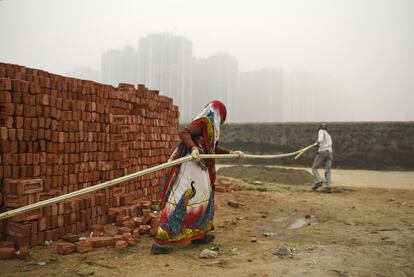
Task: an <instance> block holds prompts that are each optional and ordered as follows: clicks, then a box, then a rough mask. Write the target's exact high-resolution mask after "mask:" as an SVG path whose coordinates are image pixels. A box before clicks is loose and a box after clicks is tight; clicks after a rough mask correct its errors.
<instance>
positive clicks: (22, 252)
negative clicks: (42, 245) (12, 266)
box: [17, 246, 30, 260]
mask: <svg viewBox="0 0 414 277" xmlns="http://www.w3.org/2000/svg"><path fill="white" fill-rule="evenodd" d="M17 253H18V255H17V258H19V259H20V260H25V259H27V258H29V255H30V247H29V246H22V247H20V249H19V251H18V252H17Z"/></svg>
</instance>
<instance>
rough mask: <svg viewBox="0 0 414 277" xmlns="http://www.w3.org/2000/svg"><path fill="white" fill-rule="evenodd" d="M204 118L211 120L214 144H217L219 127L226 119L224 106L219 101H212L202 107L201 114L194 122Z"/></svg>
mask: <svg viewBox="0 0 414 277" xmlns="http://www.w3.org/2000/svg"><path fill="white" fill-rule="evenodd" d="M206 116H207V117H210V118H212V119H213V124H214V142H215V143H217V141H218V140H219V138H220V125H221V124H223V123H224V121H226V117H227V109H226V106H225V105H224V104H223V103H222V102H221V101H219V100H213V101H211V102H210V103H208V104H207V106H205V107H204V109H203V110H202V112H201V113H200V114H199V115H198V116H196V118H195V119H194V120H196V119H199V118H201V117H206Z"/></svg>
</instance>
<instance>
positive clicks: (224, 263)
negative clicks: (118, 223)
mask: <svg viewBox="0 0 414 277" xmlns="http://www.w3.org/2000/svg"><path fill="white" fill-rule="evenodd" d="M334 180H335V182H334V192H333V193H331V194H327V193H323V192H322V191H321V192H314V191H311V189H310V187H309V186H302V185H296V186H287V185H281V184H266V185H253V184H248V183H245V182H244V181H241V180H238V179H232V178H223V177H222V178H220V179H219V182H220V183H225V185H227V186H237V187H240V188H241V189H242V190H240V191H233V192H231V193H217V201H216V203H217V205H216V206H217V211H216V230H217V231H216V241H215V243H216V244H218V245H219V248H220V251H219V253H220V254H219V256H218V258H216V259H209V260H204V259H200V258H199V257H198V256H199V253H200V252H201V251H202V250H203V249H204V248H210V247H212V246H213V244H210V245H208V246H196V245H185V246H181V247H178V248H176V249H175V250H174V252H173V254H171V255H167V256H151V255H149V250H150V246H151V238H145V237H143V238H141V242H140V243H139V244H138V246H135V247H131V248H129V249H128V250H127V251H126V252H123V253H119V252H117V251H116V250H114V249H100V250H95V251H93V252H90V253H86V254H83V255H79V254H73V255H69V256H59V255H57V254H55V251H54V249H55V246H56V245H55V244H56V243H54V245H51V246H49V247H38V248H35V249H34V250H33V251H32V258H31V259H30V260H28V261H18V260H13V261H5V262H4V261H3V262H0V269H1V270H0V276H88V275H92V274H93V276H414V189H413V188H414V184H413V180H414V173H412V172H370V171H354V170H346V171H344V170H335V171H334ZM263 187H264V188H265V189H264V188H263ZM257 189H260V190H261V191H259V190H257ZM263 190H265V191H263ZM229 199H234V200H237V201H239V202H240V203H242V204H243V205H242V206H241V207H240V208H232V207H230V206H228V205H227V201H228V200H229ZM107 227H108V228H110V227H111V226H107ZM264 233H269V234H268V235H270V236H269V237H266V236H264V235H263V234H264ZM253 237H255V238H256V239H257V241H256V242H252V238H253ZM280 245H286V246H288V247H290V248H294V251H293V249H292V252H294V255H291V256H281V257H280V256H276V255H273V254H272V250H275V249H277V248H278V247H279V246H280ZM39 261H45V262H46V265H43V266H41V265H38V262H39Z"/></svg>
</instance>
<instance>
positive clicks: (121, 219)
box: [115, 216, 131, 226]
mask: <svg viewBox="0 0 414 277" xmlns="http://www.w3.org/2000/svg"><path fill="white" fill-rule="evenodd" d="M130 219H131V217H130V216H117V217H116V219H115V223H116V225H117V226H122V223H124V222H125V221H128V220H130Z"/></svg>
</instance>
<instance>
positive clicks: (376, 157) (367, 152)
mask: <svg viewBox="0 0 414 277" xmlns="http://www.w3.org/2000/svg"><path fill="white" fill-rule="evenodd" d="M318 125H319V123H257V124H254V123H248V124H247V123H246V124H225V125H223V129H222V133H221V140H220V141H221V145H223V146H225V147H229V148H231V149H241V150H244V151H246V152H250V153H258V154H271V153H281V152H290V151H293V150H296V149H298V148H301V147H303V146H306V145H309V144H312V143H313V142H315V141H316V136H317V128H318ZM328 125H329V133H330V134H331V136H332V139H333V145H334V146H333V147H334V167H336V168H360V169H375V170H413V169H414V122H350V123H342V122H332V123H328ZM314 155H315V151H309V152H308V153H307V154H305V155H304V156H303V157H302V158H300V159H299V160H297V161H295V160H293V159H290V158H287V159H283V160H267V161H255V162H261V163H268V164H284V165H304V166H311V164H312V161H313V158H314Z"/></svg>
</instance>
